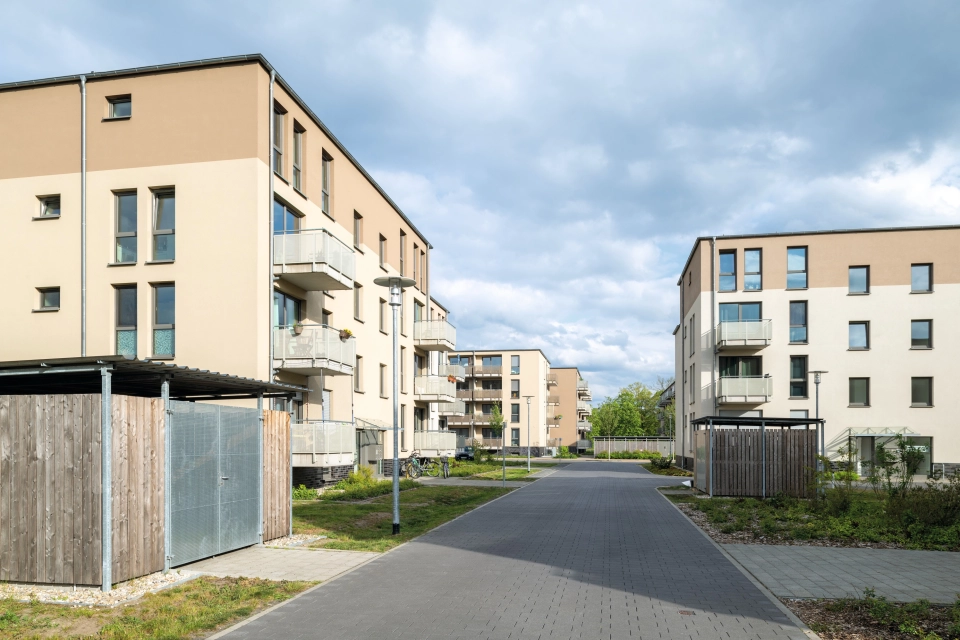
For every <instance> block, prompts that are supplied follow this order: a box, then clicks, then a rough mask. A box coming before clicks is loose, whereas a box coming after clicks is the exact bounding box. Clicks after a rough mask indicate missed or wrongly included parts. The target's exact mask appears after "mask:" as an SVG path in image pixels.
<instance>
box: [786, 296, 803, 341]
mask: <svg viewBox="0 0 960 640" xmlns="http://www.w3.org/2000/svg"><path fill="white" fill-rule="evenodd" d="M806 341H807V302H806V300H802V301H796V302H791V303H790V342H806Z"/></svg>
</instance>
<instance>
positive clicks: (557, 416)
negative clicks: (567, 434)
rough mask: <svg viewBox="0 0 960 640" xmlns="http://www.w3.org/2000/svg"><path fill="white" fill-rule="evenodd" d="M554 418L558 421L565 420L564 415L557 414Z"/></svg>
mask: <svg viewBox="0 0 960 640" xmlns="http://www.w3.org/2000/svg"><path fill="white" fill-rule="evenodd" d="M554 418H556V419H557V420H560V419H561V418H563V414H557V415H555V416H554Z"/></svg>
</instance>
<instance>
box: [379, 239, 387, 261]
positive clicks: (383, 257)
mask: <svg viewBox="0 0 960 640" xmlns="http://www.w3.org/2000/svg"><path fill="white" fill-rule="evenodd" d="M386 263H387V239H386V238H384V237H383V236H380V268H381V269H386V267H385V266H384V265H386Z"/></svg>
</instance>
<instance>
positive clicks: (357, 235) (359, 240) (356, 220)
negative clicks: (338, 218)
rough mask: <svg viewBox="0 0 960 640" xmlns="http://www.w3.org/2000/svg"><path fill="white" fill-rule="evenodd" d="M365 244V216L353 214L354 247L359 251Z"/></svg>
mask: <svg viewBox="0 0 960 640" xmlns="http://www.w3.org/2000/svg"><path fill="white" fill-rule="evenodd" d="M361 244H363V216H361V215H360V214H359V213H357V212H356V211H354V212H353V246H354V247H356V248H357V249H359V248H360V245H361Z"/></svg>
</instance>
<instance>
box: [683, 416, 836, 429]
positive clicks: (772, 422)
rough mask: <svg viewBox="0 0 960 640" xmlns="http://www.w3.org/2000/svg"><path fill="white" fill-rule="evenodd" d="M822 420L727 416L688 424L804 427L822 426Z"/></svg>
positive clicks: (693, 421)
mask: <svg viewBox="0 0 960 640" xmlns="http://www.w3.org/2000/svg"><path fill="white" fill-rule="evenodd" d="M824 422H826V421H825V420H824V419H823V418H819V419H817V418H729V417H727V416H703V417H701V418H696V419H695V420H691V421H690V424H692V425H695V426H705V425H709V424H713V426H715V427H758V428H759V427H760V426H761V425H763V426H765V427H806V426H810V425H812V424H823V423H824Z"/></svg>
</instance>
